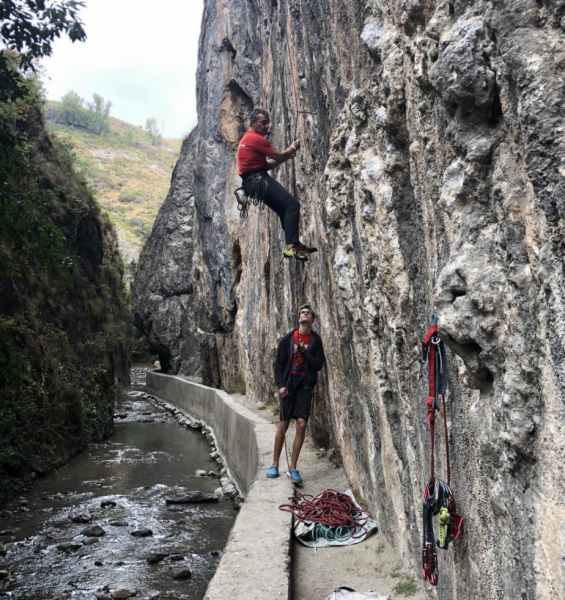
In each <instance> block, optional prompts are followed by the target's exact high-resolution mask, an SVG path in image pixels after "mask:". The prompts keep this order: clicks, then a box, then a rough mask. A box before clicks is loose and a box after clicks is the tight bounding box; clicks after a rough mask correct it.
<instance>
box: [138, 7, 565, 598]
mask: <svg viewBox="0 0 565 600" xmlns="http://www.w3.org/2000/svg"><path fill="white" fill-rule="evenodd" d="M564 28H565V2H563V1H554V2H548V1H545V0H538V1H534V0H497V1H496V2H487V1H481V0H477V1H474V2H473V1H472V0H453V1H450V2H448V1H440V0H435V1H434V0H426V1H421V0H381V1H378V0H373V1H369V0H350V1H349V2H344V1H338V0H278V1H277V0H254V1H251V0H229V1H228V0H207V1H206V2H205V11H204V17H203V30H202V36H201V41H200V53H199V61H200V63H199V65H200V66H199V72H198V84H197V86H198V110H199V124H198V127H197V129H196V130H195V131H194V132H193V133H192V135H191V136H190V138H189V139H188V141H187V142H186V143H185V147H184V150H183V154H182V156H181V158H180V161H179V164H178V165H177V169H176V171H175V175H174V177H173V183H172V188H171V192H170V194H169V197H168V198H167V201H166V202H165V204H164V205H163V207H162V209H161V213H160V215H159V218H158V220H157V223H156V225H155V228H154V230H153V233H152V235H151V238H150V240H149V241H148V243H147V246H146V248H145V250H144V253H143V255H142V259H141V261H140V268H139V273H138V276H137V280H136V285H135V288H134V302H135V304H136V310H137V313H138V319H139V325H140V326H141V327H143V328H144V329H145V330H146V332H147V333H148V335H149V338H150V340H151V343H152V344H153V345H154V347H155V348H157V349H158V350H159V351H160V352H161V354H162V356H163V359H165V360H166V359H167V357H169V358H170V359H172V360H173V361H175V362H176V363H177V366H178V368H179V369H180V371H181V372H182V373H185V374H190V375H200V376H202V377H203V379H204V380H205V382H209V383H212V384H214V385H218V386H222V387H224V388H226V389H228V390H229V389H233V388H239V387H240V386H241V383H242V382H243V383H245V387H246V389H247V393H248V394H249V395H251V396H252V397H255V398H257V399H261V400H262V401H267V400H268V399H269V398H272V393H273V383H272V360H273V356H274V349H275V347H276V344H277V340H278V339H279V337H280V336H281V335H282V334H283V333H284V332H285V331H286V330H287V329H289V328H290V327H291V326H292V325H293V323H294V315H295V309H296V305H297V303H298V302H302V301H303V300H308V301H311V302H312V303H313V304H314V305H315V307H316V308H317V310H318V312H319V315H320V316H319V319H318V321H317V323H316V326H317V329H318V331H319V332H320V333H321V335H322V337H323V339H324V344H325V347H326V354H327V359H328V360H327V369H326V372H325V375H324V376H323V377H322V382H321V385H320V386H319V388H320V389H319V390H318V398H317V404H316V407H315V412H316V414H315V417H314V419H313V422H312V427H313V431H314V433H315V434H316V436H317V437H318V439H319V440H321V441H322V442H323V443H333V444H335V445H336V446H337V447H338V448H339V451H340V453H341V456H342V458H343V462H344V465H345V469H346V471H347V474H348V477H349V480H350V482H351V484H352V486H353V487H354V489H355V490H356V491H357V492H358V493H359V494H360V495H361V496H362V497H363V498H364V499H365V501H366V502H367V503H368V505H369V507H370V508H371V510H372V511H373V512H374V514H375V515H376V518H377V521H378V522H379V525H380V527H381V528H382V529H383V530H384V531H385V532H386V533H387V535H389V536H390V537H391V538H392V539H393V540H394V541H395V542H396V544H397V545H398V546H399V548H400V549H401V550H402V551H403V554H404V556H405V558H406V560H407V561H412V564H413V566H414V568H415V569H416V570H417V566H418V561H419V545H420V537H421V516H420V512H421V495H422V492H423V487H424V484H425V482H426V479H427V478H428V477H429V433H428V424H427V420H426V416H425V410H424V404H425V397H426V390H425V386H424V385H423V384H422V383H418V381H417V374H418V364H417V362H415V358H416V357H417V353H418V349H419V343H420V340H421V337H422V335H423V334H424V333H425V331H426V329H427V327H428V326H429V324H430V318H431V314H432V313H433V312H436V313H437V314H438V316H439V323H440V331H441V334H442V336H443V338H444V339H445V340H446V342H447V344H448V347H449V353H448V354H449V356H448V358H449V365H448V380H449V389H448V419H449V427H450V436H451V440H450V443H451V453H452V484H453V488H454V491H455V494H456V498H457V501H458V506H459V508H460V512H461V514H462V515H464V516H465V518H466V531H465V534H464V536H463V538H462V539H461V540H460V541H459V542H457V543H456V544H455V546H454V548H453V549H451V550H450V551H449V552H448V553H447V554H444V555H442V556H441V557H440V584H439V587H438V595H439V597H440V598H501V599H502V598H528V599H529V598H556V597H562V596H563V595H564V593H565V571H564V565H563V548H564V545H565V532H564V530H563V525H562V523H563V519H564V518H565V500H564V499H565V477H564V476H563V474H562V465H563V460H564V458H565V407H564V400H565V347H564V344H565V342H564V340H565V305H564V295H565V273H564V266H565V264H564V258H563V257H564V251H565V164H564V160H565V159H564V157H565V152H564V151H565V117H564V112H563V103H564V98H565V94H564V91H565V33H564ZM295 98H296V103H295ZM255 106H264V107H265V108H267V109H268V110H269V111H270V113H271V120H272V122H273V138H272V141H273V143H274V145H275V146H278V147H284V146H286V145H287V144H288V143H289V142H290V141H291V137H292V132H293V129H294V127H295V118H296V114H295V112H294V111H295V110H296V107H297V106H298V109H299V110H301V111H308V113H312V114H306V113H300V114H299V116H298V132H299V133H298V136H299V137H300V138H301V139H302V142H303V146H302V150H301V152H300V155H299V158H298V159H297V161H296V180H297V186H298V191H299V201H300V203H301V205H302V226H301V227H302V229H301V237H302V239H303V240H304V241H306V242H311V243H312V244H314V245H316V246H318V247H319V248H320V252H319V253H318V254H317V255H314V257H313V258H312V259H311V261H310V263H309V264H308V265H307V266H306V267H302V266H296V265H294V264H288V263H287V262H283V261H282V260H281V258H280V257H281V250H282V247H283V238H282V235H281V231H280V225H279V222H278V219H277V217H276V216H275V215H274V214H272V213H270V211H268V210H266V211H261V210H258V209H255V208H252V209H251V210H250V216H249V219H248V220H247V221H245V222H241V221H240V219H239V218H238V213H237V210H236V206H235V201H234V199H233V190H234V189H235V187H237V186H238V184H239V180H238V177H237V170H236V162H235V149H236V146H237V141H238V138H239V136H240V135H241V134H242V133H243V131H244V130H245V128H246V123H247V116H248V113H249V111H250V109H251V108H252V107H255ZM276 176H277V177H278V178H279V180H280V181H281V182H283V183H284V184H286V185H287V186H290V182H291V167H290V165H285V166H284V167H282V168H280V169H279V170H278V173H277V175H276ZM439 437H441V436H439ZM442 452H443V441H440V442H439V449H438V454H440V456H441V454H442ZM442 470H444V465H443V462H442V461H441V460H440V465H439V471H440V472H441V471H442Z"/></svg>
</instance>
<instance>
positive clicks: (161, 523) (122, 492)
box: [0, 369, 236, 600]
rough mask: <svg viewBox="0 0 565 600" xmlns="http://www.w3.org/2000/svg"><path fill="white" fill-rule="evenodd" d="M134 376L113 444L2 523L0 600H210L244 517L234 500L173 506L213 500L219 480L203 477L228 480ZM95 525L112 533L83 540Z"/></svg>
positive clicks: (139, 373) (48, 480)
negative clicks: (207, 496)
mask: <svg viewBox="0 0 565 600" xmlns="http://www.w3.org/2000/svg"><path fill="white" fill-rule="evenodd" d="M132 374H133V377H132V381H133V383H132V386H131V388H129V389H128V390H125V392H124V393H123V395H122V397H121V400H120V401H119V403H118V406H117V407H116V418H115V428H114V433H113V435H112V436H111V437H110V438H109V439H107V440H105V441H103V442H100V443H95V444H91V445H90V446H89V447H88V448H87V450H85V451H84V452H83V453H82V454H80V455H79V456H77V457H75V458H74V459H72V460H71V461H70V463H69V464H67V465H66V466H64V467H62V468H60V469H58V470H57V471H55V472H54V473H53V474H51V475H49V476H47V477H45V478H42V479H41V480H40V481H38V482H37V484H36V485H35V487H34V488H33V489H31V490H30V491H29V492H28V493H27V494H26V495H25V497H21V498H20V499H17V500H16V501H15V503H14V504H13V505H11V506H9V507H8V510H5V511H3V513H2V514H1V515H0V569H1V570H6V571H8V573H9V575H8V577H7V578H6V579H5V580H3V581H0V598H14V599H17V600H40V599H41V600H43V599H66V598H76V599H89V600H91V599H92V600H93V599H95V598H100V599H103V598H110V597H112V596H111V594H112V593H115V591H116V590H117V589H119V588H129V589H130V590H133V589H135V590H136V593H137V595H136V596H135V597H136V598H147V599H149V598H151V599H154V600H157V599H161V598H162V599H165V598H171V599H173V598H178V599H186V600H197V599H200V598H203V597H204V593H205V590H206V587H207V585H208V582H209V581H210V579H211V578H212V576H213V574H214V571H215V569H216V567H217V565H218V562H219V560H220V557H221V551H222V550H223V548H224V545H225V543H226V541H227V538H228V535H229V532H230V529H231V527H232V525H233V522H234V520H235V516H236V510H235V508H234V505H233V502H232V501H231V500H221V501H219V502H216V503H210V504H186V505H185V504H182V505H168V504H166V502H165V499H166V498H167V497H171V496H175V495H178V494H183V493H185V492H189V491H201V492H213V491H214V490H215V489H216V488H218V487H219V485H220V483H219V479H217V478H216V477H210V476H208V477H198V476H196V475H195V471H196V470H203V471H206V472H210V471H213V472H214V473H217V474H218V475H219V473H218V465H217V463H216V462H215V461H214V460H212V458H210V447H209V446H208V443H207V442H206V440H205V439H204V436H203V435H202V434H201V433H200V432H199V431H198V430H193V429H190V428H186V427H182V426H180V425H179V424H178V423H177V422H176V421H175V420H174V418H173V417H172V416H171V415H170V413H168V412H167V411H165V410H163V409H162V408H159V407H157V406H154V405H152V404H151V403H150V402H149V401H148V400H146V399H144V398H143V394H144V387H145V384H144V371H143V370H142V369H133V370H132ZM93 526H99V528H101V530H102V531H103V534H101V535H88V534H87V535H85V534H83V533H82V532H84V531H85V529H86V528H90V527H93ZM143 530H146V531H143ZM147 530H150V532H151V533H150V534H149V533H148V532H147ZM133 532H142V533H143V534H144V535H136V534H133V535H132V533H133ZM90 533H91V534H92V533H97V534H100V529H94V530H91V531H90ZM150 557H151V559H150V560H155V562H153V563H151V564H150V563H149V562H148V560H147V559H148V558H150ZM157 559H160V560H157ZM182 571H184V573H182ZM189 573H190V576H189ZM179 575H180V576H181V578H180V579H173V577H177V576H179ZM118 597H126V596H125V595H124V596H118Z"/></svg>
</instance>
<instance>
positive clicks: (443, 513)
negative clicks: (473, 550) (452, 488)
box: [437, 506, 451, 548]
mask: <svg viewBox="0 0 565 600" xmlns="http://www.w3.org/2000/svg"><path fill="white" fill-rule="evenodd" d="M437 523H438V534H439V544H438V545H439V547H440V548H445V538H446V536H447V526H448V525H449V524H450V523H451V515H450V514H449V511H448V510H447V508H445V506H442V507H441V508H440V509H439V515H438V517H437Z"/></svg>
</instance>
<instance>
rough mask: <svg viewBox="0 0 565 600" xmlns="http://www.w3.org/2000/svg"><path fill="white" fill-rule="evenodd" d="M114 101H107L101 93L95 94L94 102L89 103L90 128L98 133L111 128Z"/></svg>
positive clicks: (105, 131)
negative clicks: (111, 110)
mask: <svg viewBox="0 0 565 600" xmlns="http://www.w3.org/2000/svg"><path fill="white" fill-rule="evenodd" d="M111 107H112V103H111V102H110V101H109V100H108V101H105V100H104V98H102V96H100V94H93V96H92V102H89V103H88V113H89V114H88V129H89V130H90V131H92V133H95V134H96V135H101V134H102V133H107V132H108V131H109V130H110V120H109V116H110V108H111Z"/></svg>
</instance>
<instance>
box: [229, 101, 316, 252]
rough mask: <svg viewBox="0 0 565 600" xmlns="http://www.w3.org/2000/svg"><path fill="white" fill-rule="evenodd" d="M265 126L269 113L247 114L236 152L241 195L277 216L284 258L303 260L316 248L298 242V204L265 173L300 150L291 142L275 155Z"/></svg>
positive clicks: (267, 122) (296, 142)
mask: <svg viewBox="0 0 565 600" xmlns="http://www.w3.org/2000/svg"><path fill="white" fill-rule="evenodd" d="M269 124H270V119H269V113H268V112H267V111H266V110H263V109H262V108H256V109H255V110H254V111H253V112H252V113H251V116H250V125H251V127H250V129H249V130H248V131H247V132H246V133H245V134H244V136H243V137H242V138H241V141H240V142H239V147H238V149H237V162H238V169H239V175H240V176H241V179H242V180H243V189H244V190H245V193H246V194H247V195H248V196H249V197H251V198H256V199H258V200H259V201H262V202H264V203H265V204H266V205H267V206H268V207H269V208H270V209H271V210H273V211H275V212H276V213H277V215H278V216H279V218H280V220H281V224H282V228H283V230H284V235H285V242H286V247H285V249H284V256H285V257H286V258H294V259H296V260H300V261H306V260H308V254H310V253H312V252H315V251H316V248H310V247H308V246H305V245H304V244H302V243H301V242H300V240H299V237H298V228H299V220H300V204H299V203H298V202H297V200H296V199H295V198H294V197H293V196H292V194H290V193H289V192H288V191H287V190H286V189H285V188H284V187H283V186H282V185H281V184H280V183H279V182H278V181H276V180H275V179H273V178H272V177H271V176H270V175H269V174H268V173H267V171H269V170H271V169H274V168H275V167H278V166H279V165H280V164H282V163H283V162H286V161H287V160H289V159H291V158H293V157H294V156H295V154H296V152H297V151H298V149H299V148H300V140H295V141H294V142H293V143H292V144H291V145H290V146H289V147H288V148H287V149H286V150H283V151H282V152H279V151H278V150H276V149H275V148H273V146H272V145H271V144H270V143H269V140H267V138H266V137H265V136H266V134H267V132H268V130H269Z"/></svg>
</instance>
